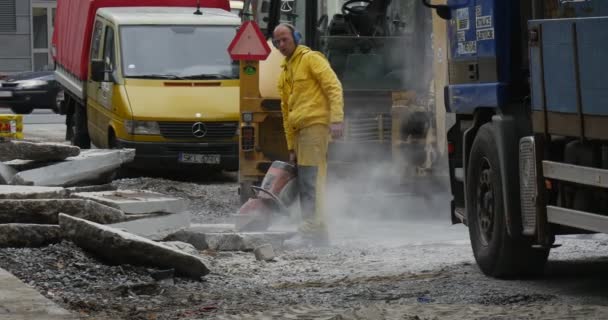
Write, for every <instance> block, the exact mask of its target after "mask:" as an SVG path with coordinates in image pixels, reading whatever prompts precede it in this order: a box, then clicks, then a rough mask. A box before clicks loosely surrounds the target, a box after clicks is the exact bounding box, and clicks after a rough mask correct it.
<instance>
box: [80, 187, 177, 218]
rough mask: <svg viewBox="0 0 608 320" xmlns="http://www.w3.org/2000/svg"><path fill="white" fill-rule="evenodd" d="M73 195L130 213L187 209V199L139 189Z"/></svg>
mask: <svg viewBox="0 0 608 320" xmlns="http://www.w3.org/2000/svg"><path fill="white" fill-rule="evenodd" d="M74 197H78V198H83V199H89V200H94V201H97V202H100V203H103V204H105V205H107V206H110V207H113V208H116V209H120V210H122V211H124V212H125V213H127V214H130V213H154V212H166V213H180V212H183V211H184V210H186V209H187V207H188V201H187V200H186V199H180V198H175V197H170V196H167V195H164V194H161V193H156V192H150V191H141V190H118V191H103V192H83V193H75V194H74Z"/></svg>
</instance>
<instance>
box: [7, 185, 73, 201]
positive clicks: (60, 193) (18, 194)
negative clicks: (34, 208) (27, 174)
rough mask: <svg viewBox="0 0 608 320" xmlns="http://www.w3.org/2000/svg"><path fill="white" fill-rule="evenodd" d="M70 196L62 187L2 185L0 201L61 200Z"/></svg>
mask: <svg viewBox="0 0 608 320" xmlns="http://www.w3.org/2000/svg"><path fill="white" fill-rule="evenodd" d="M67 195H68V193H67V191H66V189H64V188H61V187H33V186H7V185H0V199H61V198H66V197H67Z"/></svg>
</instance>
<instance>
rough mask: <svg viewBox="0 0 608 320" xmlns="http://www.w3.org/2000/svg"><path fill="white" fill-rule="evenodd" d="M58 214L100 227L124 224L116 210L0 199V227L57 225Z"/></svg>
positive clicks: (71, 201) (70, 201)
mask: <svg viewBox="0 0 608 320" xmlns="http://www.w3.org/2000/svg"><path fill="white" fill-rule="evenodd" d="M59 213H65V214H69V215H71V216H75V217H78V218H83V219H87V220H89V221H93V222H97V223H102V224H108V223H118V222H122V221H126V220H127V219H126V216H125V214H124V213H123V212H122V211H120V210H118V209H114V208H112V207H108V206H106V205H103V204H101V203H97V202H95V201H90V200H84V199H17V200H15V199H3V200H2V199H0V223H37V224H57V223H58V222H59V220H58V218H57V217H58V216H59Z"/></svg>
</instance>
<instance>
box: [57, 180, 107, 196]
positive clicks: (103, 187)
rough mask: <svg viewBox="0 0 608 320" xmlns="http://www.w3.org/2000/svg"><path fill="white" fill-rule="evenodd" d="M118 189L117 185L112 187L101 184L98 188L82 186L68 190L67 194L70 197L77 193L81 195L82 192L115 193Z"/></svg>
mask: <svg viewBox="0 0 608 320" xmlns="http://www.w3.org/2000/svg"><path fill="white" fill-rule="evenodd" d="M116 189H118V188H117V187H116V186H115V185H112V184H111V183H106V184H100V185H96V186H81V187H69V188H66V190H67V192H68V193H69V194H70V195H74V194H76V193H81V192H100V191H114V190H116Z"/></svg>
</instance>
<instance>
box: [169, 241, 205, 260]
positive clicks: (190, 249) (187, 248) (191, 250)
mask: <svg viewBox="0 0 608 320" xmlns="http://www.w3.org/2000/svg"><path fill="white" fill-rule="evenodd" d="M161 243H162V244H164V245H166V246H168V247H171V248H173V249H177V250H180V251H183V252H185V253H187V254H191V255H193V256H197V255H199V252H198V250H196V248H195V247H194V246H193V245H191V244H189V243H185V242H181V241H163V242H161Z"/></svg>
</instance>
